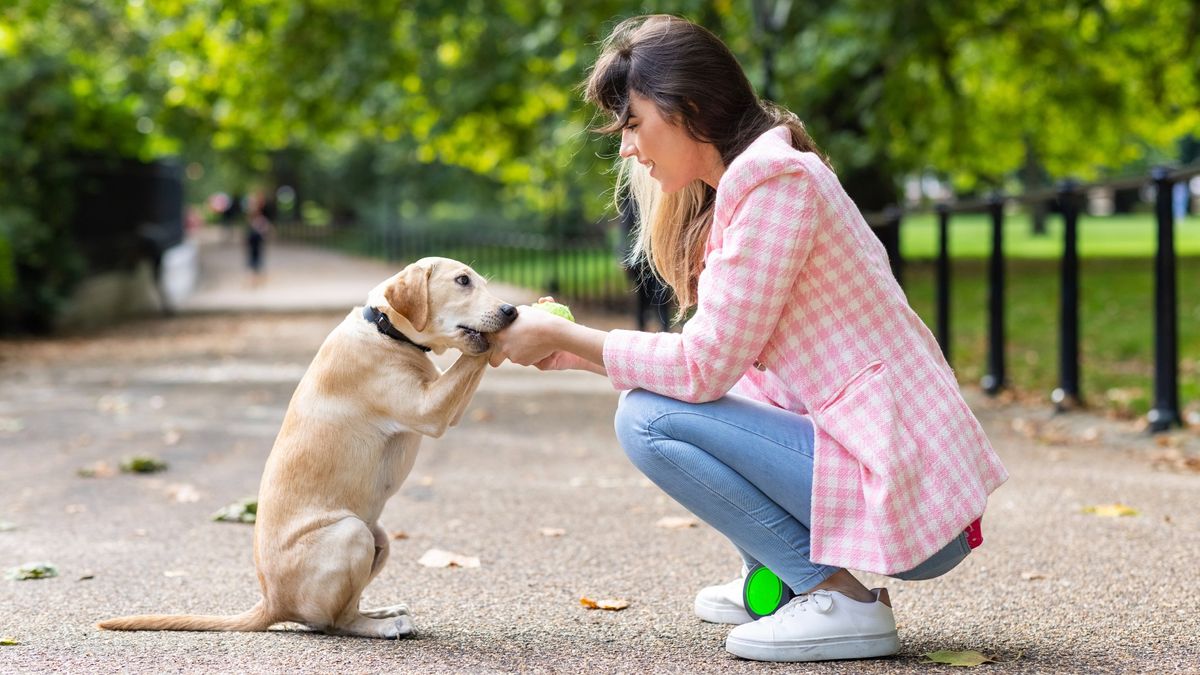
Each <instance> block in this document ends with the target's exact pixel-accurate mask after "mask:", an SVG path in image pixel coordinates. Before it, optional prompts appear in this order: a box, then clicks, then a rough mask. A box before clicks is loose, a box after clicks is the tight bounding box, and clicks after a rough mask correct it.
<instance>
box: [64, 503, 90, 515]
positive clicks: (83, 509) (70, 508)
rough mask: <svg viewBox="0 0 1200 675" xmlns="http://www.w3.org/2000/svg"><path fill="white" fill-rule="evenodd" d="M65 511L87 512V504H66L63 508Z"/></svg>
mask: <svg viewBox="0 0 1200 675" xmlns="http://www.w3.org/2000/svg"><path fill="white" fill-rule="evenodd" d="M64 510H65V511H66V512H67V513H72V514H74V513H87V506H85V505H84V504H67V506H66V508H65V509H64Z"/></svg>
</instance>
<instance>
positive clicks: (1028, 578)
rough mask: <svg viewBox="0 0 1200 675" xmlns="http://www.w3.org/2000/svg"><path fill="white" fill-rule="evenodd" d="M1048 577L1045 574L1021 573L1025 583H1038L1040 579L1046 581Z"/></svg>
mask: <svg viewBox="0 0 1200 675" xmlns="http://www.w3.org/2000/svg"><path fill="white" fill-rule="evenodd" d="M1046 576H1047V575H1046V574H1045V573H1044V572H1021V578H1022V579H1024V580H1025V581H1037V580H1038V579H1045V578H1046Z"/></svg>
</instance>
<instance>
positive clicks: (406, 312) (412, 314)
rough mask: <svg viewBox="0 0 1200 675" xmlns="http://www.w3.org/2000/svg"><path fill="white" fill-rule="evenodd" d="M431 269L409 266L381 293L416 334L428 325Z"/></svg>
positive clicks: (414, 265)
mask: <svg viewBox="0 0 1200 675" xmlns="http://www.w3.org/2000/svg"><path fill="white" fill-rule="evenodd" d="M432 270H433V268H432V267H426V266H424V265H416V264H412V265H409V266H408V267H406V268H405V269H404V271H403V272H401V273H400V275H399V276H398V277H397V278H396V281H395V282H394V283H392V284H391V285H389V286H388V287H387V288H386V289H384V291H383V297H384V299H386V300H387V301H388V304H389V305H391V306H392V309H394V310H396V312H397V313H399V314H400V316H403V317H404V318H406V319H408V322H409V323H411V324H412V327H413V329H415V330H416V331H417V332H420V331H423V330H425V326H427V325H428V324H429V273H430V272H431V271H432Z"/></svg>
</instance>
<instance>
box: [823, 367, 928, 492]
mask: <svg viewBox="0 0 1200 675" xmlns="http://www.w3.org/2000/svg"><path fill="white" fill-rule="evenodd" d="M815 418H816V419H815V421H816V426H817V428H818V429H819V430H820V431H821V432H823V434H824V435H825V436H827V437H829V438H830V439H832V440H833V441H834V442H836V443H837V444H838V445H839V446H841V447H842V448H843V449H845V450H846V452H848V453H849V454H850V455H851V456H853V457H854V458H855V459H856V460H857V461H858V463H859V464H860V466H861V468H862V469H863V470H864V471H863V472H862V473H861V475H860V478H861V479H862V480H863V481H864V485H863V488H864V492H866V493H868V495H869V496H868V500H869V501H872V502H876V500H881V501H882V502H883V503H882V504H880V505H881V506H883V505H884V504H886V503H887V500H888V499H889V498H890V497H891V496H892V495H891V493H892V492H893V490H895V489H897V488H900V489H903V488H902V486H905V484H907V483H909V482H910V481H911V480H913V479H915V478H917V477H916V476H912V475H909V474H911V473H913V472H914V471H919V468H918V467H920V465H921V464H920V462H919V461H917V460H918V457H917V455H918V454H919V451H918V449H917V444H916V442H915V441H914V440H913V437H912V434H911V433H910V432H909V430H908V427H907V426H906V425H905V423H904V418H903V417H902V415H901V413H900V411H899V409H898V406H897V402H896V396H895V393H894V392H893V391H892V386H891V377H890V371H889V370H888V368H887V366H885V365H884V364H883V363H882V362H881V361H875V362H873V363H871V364H869V365H868V366H866V367H865V368H863V369H862V370H860V371H859V372H858V373H856V374H855V375H854V376H853V377H851V378H850V379H849V380H847V381H846V384H844V385H843V386H842V387H841V388H840V389H838V391H837V392H836V393H835V394H834V395H833V396H831V397H830V398H829V400H828V401H826V403H825V405H823V406H822V407H821V410H820V411H819V412H818V413H817V414H816V415H815ZM871 493H874V494H871ZM877 503H878V502H877ZM885 508H886V507H885Z"/></svg>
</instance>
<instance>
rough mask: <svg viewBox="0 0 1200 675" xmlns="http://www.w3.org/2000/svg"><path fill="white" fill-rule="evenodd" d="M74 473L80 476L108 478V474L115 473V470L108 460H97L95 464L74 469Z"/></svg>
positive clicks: (112, 474) (113, 474)
mask: <svg viewBox="0 0 1200 675" xmlns="http://www.w3.org/2000/svg"><path fill="white" fill-rule="evenodd" d="M75 474H76V475H77V476H79V477H80V478H108V477H109V476H115V475H117V470H116V469H114V468H113V466H112V465H111V464H109V463H108V462H105V461H99V462H96V463H95V464H89V465H87V466H84V467H80V468H79V469H78V470H76V471H75Z"/></svg>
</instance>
